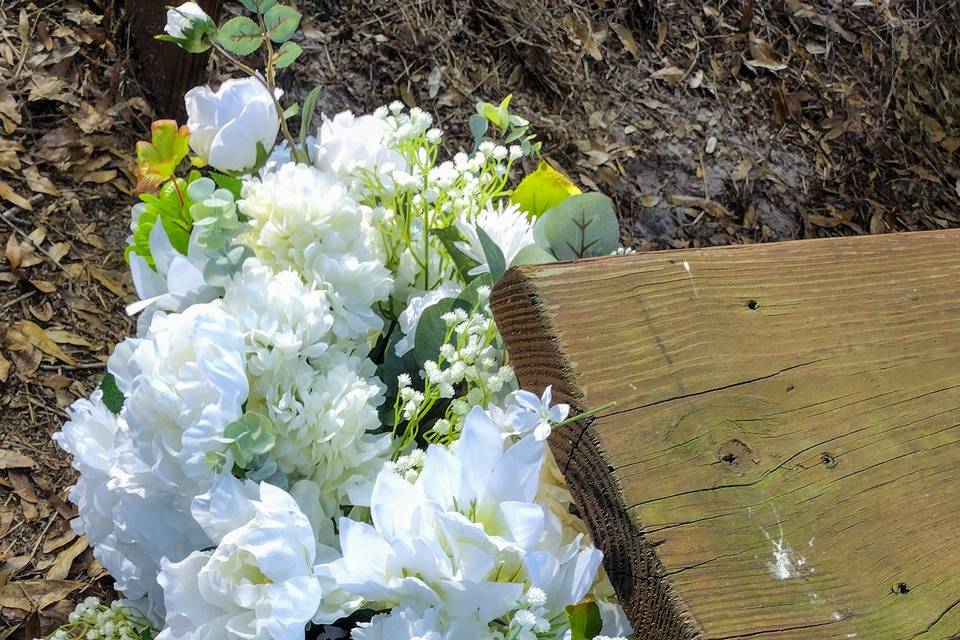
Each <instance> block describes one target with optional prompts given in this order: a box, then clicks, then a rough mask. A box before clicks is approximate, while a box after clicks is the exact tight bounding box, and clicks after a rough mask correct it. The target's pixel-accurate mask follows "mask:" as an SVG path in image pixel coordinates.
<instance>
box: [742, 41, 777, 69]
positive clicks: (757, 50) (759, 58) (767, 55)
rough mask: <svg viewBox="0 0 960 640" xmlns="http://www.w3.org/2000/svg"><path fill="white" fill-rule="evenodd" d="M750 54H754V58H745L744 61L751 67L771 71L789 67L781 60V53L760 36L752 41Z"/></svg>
mask: <svg viewBox="0 0 960 640" xmlns="http://www.w3.org/2000/svg"><path fill="white" fill-rule="evenodd" d="M750 55H751V56H753V58H751V59H750V60H745V61H744V62H745V64H746V65H747V66H748V67H750V68H751V69H753V68H754V67H762V68H764V69H769V70H770V71H782V70H783V69H786V68H787V65H786V64H784V63H783V60H781V58H780V54H778V53H777V52H776V50H774V48H773V47H771V46H770V45H769V44H768V43H767V42H766V41H765V40H761V39H760V38H754V39H753V40H752V41H751V42H750Z"/></svg>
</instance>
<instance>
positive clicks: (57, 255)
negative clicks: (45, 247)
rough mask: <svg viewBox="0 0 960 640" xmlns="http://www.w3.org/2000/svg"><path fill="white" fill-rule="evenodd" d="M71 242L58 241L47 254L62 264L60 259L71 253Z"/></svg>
mask: <svg viewBox="0 0 960 640" xmlns="http://www.w3.org/2000/svg"><path fill="white" fill-rule="evenodd" d="M70 247H71V244H70V243H69V242H58V243H56V244H55V245H53V246H52V247H50V250H49V251H47V254H48V255H49V256H50V259H51V260H53V261H54V262H56V263H57V264H60V261H61V260H63V258H64V257H65V256H66V255H67V254H68V253H70Z"/></svg>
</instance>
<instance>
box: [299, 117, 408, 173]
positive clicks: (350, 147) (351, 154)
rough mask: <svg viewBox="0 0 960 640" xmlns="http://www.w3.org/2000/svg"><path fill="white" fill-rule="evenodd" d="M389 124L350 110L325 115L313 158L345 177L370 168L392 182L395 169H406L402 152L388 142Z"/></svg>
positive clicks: (314, 160)
mask: <svg viewBox="0 0 960 640" xmlns="http://www.w3.org/2000/svg"><path fill="white" fill-rule="evenodd" d="M389 135H390V127H389V125H387V123H386V122H385V121H384V120H383V119H382V118H377V117H376V116H355V115H353V114H352V113H350V112H349V111H344V112H343V113H338V114H337V115H335V116H334V117H333V118H332V119H330V118H326V117H324V119H323V124H321V125H320V131H319V133H318V135H317V143H316V146H315V147H314V148H313V151H312V154H311V155H312V156H313V162H314V164H316V165H317V167H319V168H320V169H323V170H326V171H332V172H334V173H336V174H337V175H338V176H340V177H341V178H342V179H348V178H350V177H357V178H361V179H362V177H361V176H362V174H363V173H365V172H370V173H372V174H374V175H376V176H378V178H379V179H380V181H381V182H384V183H389V182H390V174H391V173H392V172H393V171H394V170H399V171H406V169H407V163H406V161H404V159H403V156H401V155H400V154H399V153H397V152H396V151H394V150H393V149H391V148H389V147H388V146H387V145H386V141H387V138H388V137H389Z"/></svg>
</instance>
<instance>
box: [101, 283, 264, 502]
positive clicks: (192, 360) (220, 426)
mask: <svg viewBox="0 0 960 640" xmlns="http://www.w3.org/2000/svg"><path fill="white" fill-rule="evenodd" d="M244 352H245V347H244V343H243V334H242V333H241V332H240V325H239V324H238V323H237V321H236V320H235V319H234V318H233V317H232V316H230V315H228V314H227V313H226V312H225V311H224V310H223V308H222V306H221V305H220V303H219V302H212V303H207V304H196V305H193V306H191V307H188V308H187V309H186V310H185V311H184V312H183V313H174V314H157V315H156V316H154V318H153V321H152V322H151V323H150V328H149V330H148V331H147V334H146V336H145V337H143V338H128V339H127V340H125V341H123V342H122V343H120V344H119V345H117V348H116V350H115V351H114V353H113V355H112V356H110V360H109V361H108V363H107V368H108V369H109V371H110V373H112V374H113V375H114V377H115V378H116V381H117V386H118V387H119V388H120V391H122V392H123V394H124V396H126V400H125V402H124V404H123V410H122V412H121V415H122V417H123V418H124V420H126V422H127V424H128V425H129V427H130V435H131V437H132V440H133V446H134V449H135V450H136V451H137V454H138V456H139V457H140V458H141V459H142V460H143V461H144V462H145V463H146V464H147V465H148V466H149V467H151V468H152V469H153V471H154V473H155V474H156V476H157V477H158V478H160V479H162V480H163V481H164V482H166V483H167V484H168V486H169V487H170V488H171V489H172V490H176V491H178V492H180V493H181V494H183V495H185V496H187V497H188V498H189V497H193V496H195V495H198V494H199V493H202V492H203V491H206V490H207V489H208V488H209V485H210V483H211V482H212V480H213V469H212V468H211V467H210V465H209V464H207V461H206V454H207V453H208V452H210V451H213V450H219V449H222V444H220V443H219V442H218V438H220V437H221V436H222V435H223V431H224V428H225V427H226V426H227V425H228V424H230V423H231V422H233V421H234V420H236V419H237V418H239V417H240V415H241V414H242V406H243V403H244V402H245V401H246V399H247V391H248V386H247V374H246V367H245V358H244Z"/></svg>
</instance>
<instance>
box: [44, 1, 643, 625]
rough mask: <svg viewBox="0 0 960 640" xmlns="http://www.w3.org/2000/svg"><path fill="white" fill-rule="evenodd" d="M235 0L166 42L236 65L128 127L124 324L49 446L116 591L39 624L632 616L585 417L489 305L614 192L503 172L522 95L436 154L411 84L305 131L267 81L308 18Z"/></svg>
mask: <svg viewBox="0 0 960 640" xmlns="http://www.w3.org/2000/svg"><path fill="white" fill-rule="evenodd" d="M242 4H243V7H244V8H245V10H246V12H245V13H242V14H241V15H237V16H235V17H232V18H230V19H229V20H227V21H226V22H224V23H223V24H222V25H217V24H216V23H215V21H214V20H213V19H212V18H210V17H209V16H208V15H206V14H205V13H204V12H203V11H202V10H201V9H200V7H199V6H197V5H196V4H195V3H192V2H188V3H186V4H183V5H181V6H179V7H177V8H171V9H170V10H169V13H168V23H167V26H166V29H165V35H162V36H160V38H161V39H165V40H168V41H171V42H174V43H176V44H177V45H179V46H181V47H183V48H184V49H186V50H187V51H191V52H202V51H207V50H209V49H213V51H214V53H215V54H216V55H218V56H222V57H223V58H224V59H225V60H227V61H229V62H230V63H232V64H233V65H234V66H235V67H236V68H237V69H238V70H239V71H241V72H243V73H244V74H245V76H244V77H241V78H238V79H232V80H228V81H226V82H224V83H223V84H222V85H221V86H220V88H219V89H218V90H217V91H213V90H211V89H209V88H207V87H197V88H195V89H192V90H191V91H189V92H188V93H187V94H186V96H185V100H186V107H187V112H188V114H189V120H188V122H187V124H186V126H182V127H178V126H177V125H176V123H174V122H172V121H158V122H155V123H154V124H153V127H152V132H151V140H150V141H146V142H141V143H140V144H139V145H138V147H137V159H138V163H139V172H140V177H141V181H140V185H139V186H140V190H141V192H142V195H141V196H140V202H138V204H137V205H136V206H135V207H134V208H133V212H132V222H131V225H130V228H131V235H130V238H129V246H128V248H127V254H126V255H127V259H128V261H129V264H130V269H131V272H132V276H133V281H134V284H135V286H136V290H137V293H138V295H139V298H140V301H139V302H137V303H135V304H133V305H131V306H130V307H129V309H128V311H129V312H130V313H132V314H138V327H137V334H136V336H135V337H131V338H129V339H127V340H125V341H124V342H122V343H121V344H119V345H117V347H116V349H115V351H114V353H113V354H112V355H111V357H110V359H109V362H108V365H107V368H108V372H109V373H108V375H107V376H106V377H105V378H104V381H103V384H102V385H101V388H100V389H98V390H97V391H96V392H94V393H93V395H92V396H91V397H90V398H89V399H87V400H80V401H78V402H76V403H75V404H74V405H73V406H72V407H71V408H70V421H69V422H67V424H66V425H65V426H64V427H63V430H62V431H61V432H59V433H58V434H56V436H55V439H56V440H57V442H58V443H59V444H60V445H61V446H62V447H63V448H64V449H66V450H67V451H69V452H70V453H71V454H73V455H74V466H75V467H76V468H77V469H78V470H79V472H80V477H79V481H78V482H77V484H76V485H75V486H74V487H73V488H72V490H71V494H70V497H71V500H72V501H73V502H74V503H75V504H76V505H77V507H78V509H79V517H78V518H77V519H76V520H75V521H74V526H75V528H76V529H77V530H78V531H79V532H82V533H83V534H85V535H87V536H88V538H89V540H90V542H91V544H92V545H93V548H94V553H95V555H96V557H97V558H98V559H99V560H100V562H101V563H102V564H103V565H104V566H105V567H106V568H107V569H108V570H109V572H110V573H111V575H112V576H113V578H114V579H115V581H116V583H115V586H116V589H117V590H118V591H120V592H122V593H123V594H124V596H125V600H123V601H122V602H116V603H113V604H112V605H111V606H110V607H106V606H103V605H100V604H99V603H98V602H95V601H90V602H84V603H83V604H81V605H80V606H78V607H77V610H76V611H75V612H74V614H73V615H72V616H71V620H70V623H69V624H67V625H65V626H64V627H62V628H61V629H59V630H58V631H56V632H55V633H54V634H53V637H54V638H55V639H56V640H67V639H69V638H86V639H88V640H96V639H97V638H104V639H113V638H116V639H118V640H133V639H134V638H137V639H139V640H144V639H147V638H152V637H153V636H154V635H156V637H157V638H158V640H159V639H164V640H174V639H176V640H183V639H197V640H199V639H204V640H208V639H209V640H215V639H241V638H242V639H254V638H255V639H264V640H266V639H272V640H300V639H302V638H304V637H305V635H306V634H307V633H309V635H310V637H313V638H328V639H333V638H347V637H349V638H353V639H354V640H380V639H383V640H401V639H405V638H409V639H414V638H418V639H429V640H440V639H450V640H457V639H468V638H469V639H474V638H490V639H503V640H533V639H570V640H585V639H589V638H602V637H605V636H606V637H615V636H627V635H629V634H630V633H631V632H630V629H629V624H628V623H627V621H626V619H625V616H624V613H623V611H622V609H621V608H620V607H619V605H618V604H617V603H616V599H615V596H614V593H613V590H612V588H611V587H610V584H609V582H608V581H607V579H606V578H605V576H604V574H603V571H602V569H601V558H602V554H601V553H600V551H599V550H597V549H596V548H594V547H593V546H592V545H591V543H590V538H589V534H588V533H587V531H586V528H585V527H584V525H583V523H582V522H581V521H580V520H579V519H578V518H577V517H576V516H575V515H572V513H574V510H573V509H572V501H571V498H570V494H569V493H568V492H567V490H566V488H565V486H564V484H563V478H562V475H561V474H560V472H559V469H558V468H557V466H556V463H555V462H554V461H553V458H552V457H551V454H550V452H549V450H548V449H547V447H546V443H545V440H546V439H547V437H548V436H549V435H550V432H551V429H552V428H553V427H555V426H557V425H562V424H565V423H568V422H571V421H574V420H578V419H580V418H581V417H583V416H582V415H581V416H570V415H569V413H570V411H569V407H567V406H566V405H562V404H558V405H553V404H552V403H551V395H550V389H549V388H548V389H546V390H545V391H544V392H543V394H542V395H539V396H538V395H535V394H533V393H529V392H527V391H524V390H520V389H518V386H517V381H516V378H515V376H514V372H513V370H512V369H511V368H510V365H509V364H508V363H507V361H506V355H505V352H504V350H503V346H502V343H501V339H500V336H499V334H498V332H497V328H496V325H495V324H494V321H493V318H492V315H491V312H490V307H489V302H488V299H489V295H490V289H491V287H492V285H493V284H494V283H495V282H496V280H497V279H498V278H499V277H500V276H501V275H502V274H503V272H504V271H505V270H506V269H507V268H509V267H511V266H514V265H518V264H525V263H531V262H546V261H553V260H557V259H561V260H563V259H573V258H579V257H584V256H597V255H607V254H610V253H611V252H614V253H615V252H617V249H618V245H617V243H618V237H619V233H618V225H617V219H616V215H615V214H614V211H613V208H612V205H611V203H610V201H609V199H607V198H606V197H604V196H603V195H600V194H589V193H587V194H584V193H580V190H579V189H577V188H576V187H575V186H574V185H573V184H572V183H571V182H570V181H569V180H568V179H567V178H565V177H564V176H563V175H562V174H561V173H559V172H558V171H556V170H554V169H552V168H551V167H550V166H549V165H548V164H546V163H542V162H541V163H540V165H539V167H538V168H537V169H536V170H535V171H532V172H531V173H530V174H529V175H527V176H526V177H524V178H523V179H522V180H520V181H519V183H518V184H516V187H515V188H511V185H512V184H515V182H514V181H515V180H516V178H517V175H518V174H519V173H520V172H521V168H522V165H523V164H524V161H527V164H532V163H533V162H535V160H536V158H537V156H538V155H539V149H540V145H539V143H538V142H536V139H535V137H534V135H533V134H531V132H530V131H529V123H528V122H527V121H526V120H524V119H523V118H521V117H520V116H518V115H516V114H514V113H511V112H510V110H509V103H510V98H509V97H507V98H506V99H505V100H503V101H502V102H500V103H499V104H490V103H480V104H479V105H478V106H477V111H476V113H475V114H473V115H472V116H471V117H470V122H469V124H470V131H471V132H472V134H473V136H474V138H475V144H474V147H475V148H474V149H472V150H471V151H469V152H468V151H461V152H459V153H456V154H455V155H453V156H452V157H451V158H449V159H443V157H444V155H445V145H444V136H443V132H442V131H441V129H439V128H435V127H434V126H433V122H432V118H431V116H430V115H429V114H428V113H426V112H424V111H423V110H421V109H418V108H416V107H414V108H409V109H408V108H406V107H405V106H404V105H402V104H401V103H399V102H394V103H393V104H391V105H390V106H389V107H384V108H380V109H377V110H376V111H375V112H374V113H373V114H370V115H361V116H356V115H353V114H352V113H349V112H344V113H339V114H337V115H335V116H333V117H326V116H323V117H321V118H320V124H319V129H318V130H313V129H311V126H312V123H313V121H314V115H315V114H314V112H315V111H316V105H317V103H318V100H319V96H320V92H319V90H314V91H313V92H312V93H310V94H309V96H308V97H307V98H306V99H305V100H304V102H303V104H285V103H284V93H283V91H281V90H280V89H279V88H278V87H277V83H276V79H277V75H278V72H279V71H280V70H281V69H283V68H285V67H287V66H289V65H290V64H292V63H293V62H294V61H295V60H296V59H297V57H298V56H299V55H300V53H301V49H300V47H299V46H298V45H297V44H296V43H295V42H293V41H292V40H291V37H292V36H293V35H294V33H295V31H296V29H297V28H298V25H299V21H300V15H299V14H298V13H297V11H296V10H295V9H293V8H292V7H290V6H286V5H283V4H278V3H277V2H276V1H275V0H242ZM251 60H259V61H260V63H255V62H251ZM257 65H258V66H257ZM298 117H299V120H300V127H299V135H296V136H295V135H294V133H293V131H292V130H291V123H292V122H294V121H295V120H296V119H297V118H298ZM278 138H279V143H278ZM188 156H190V158H189V160H190V163H191V167H190V169H189V170H188V171H181V165H182V164H184V161H185V160H186V159H187V157H188ZM620 251H621V252H622V249H621V250H620Z"/></svg>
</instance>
